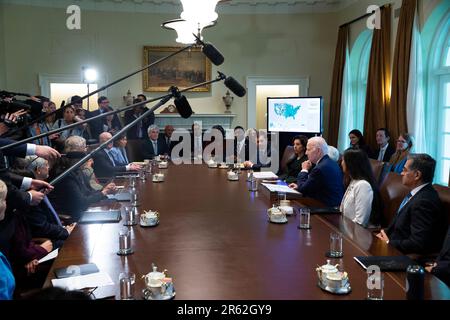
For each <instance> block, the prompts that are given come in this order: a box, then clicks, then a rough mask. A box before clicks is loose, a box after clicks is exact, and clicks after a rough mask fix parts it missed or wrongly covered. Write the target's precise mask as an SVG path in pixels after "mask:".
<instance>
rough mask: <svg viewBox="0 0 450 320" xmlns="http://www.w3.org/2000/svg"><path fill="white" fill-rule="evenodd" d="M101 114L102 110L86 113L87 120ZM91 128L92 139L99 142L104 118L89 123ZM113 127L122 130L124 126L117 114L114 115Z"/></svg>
mask: <svg viewBox="0 0 450 320" xmlns="http://www.w3.org/2000/svg"><path fill="white" fill-rule="evenodd" d="M99 114H100V109H97V110H94V111H91V112H88V113H86V119H90V118H92V117H95V116H98V115H99ZM89 127H90V130H91V138H92V139H95V140H97V141H98V136H99V135H100V133H102V132H103V118H100V119H95V120H93V121H91V122H89ZM113 127H119V128H122V125H121V124H120V120H119V117H117V114H115V115H114V118H113Z"/></svg>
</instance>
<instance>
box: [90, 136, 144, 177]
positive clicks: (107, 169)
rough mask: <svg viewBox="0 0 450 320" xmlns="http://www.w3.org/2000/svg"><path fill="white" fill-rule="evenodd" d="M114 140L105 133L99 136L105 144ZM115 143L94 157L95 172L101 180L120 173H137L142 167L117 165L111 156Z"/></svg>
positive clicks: (100, 140)
mask: <svg viewBox="0 0 450 320" xmlns="http://www.w3.org/2000/svg"><path fill="white" fill-rule="evenodd" d="M111 138H112V135H111V133H109V132H103V133H101V134H100V135H99V137H98V140H99V142H100V143H104V142H106V141H108V140H109V139H111ZM112 147H113V143H112V142H111V143H108V144H107V146H106V147H105V148H104V149H103V150H101V151H99V152H97V153H96V154H95V155H94V172H95V175H96V176H97V177H99V178H110V177H113V176H114V175H115V174H116V173H118V172H125V171H137V170H139V169H140V167H139V166H138V165H136V164H134V163H130V164H128V165H126V166H119V165H116V163H115V162H114V158H113V156H112V155H111V154H110V152H111V149H112Z"/></svg>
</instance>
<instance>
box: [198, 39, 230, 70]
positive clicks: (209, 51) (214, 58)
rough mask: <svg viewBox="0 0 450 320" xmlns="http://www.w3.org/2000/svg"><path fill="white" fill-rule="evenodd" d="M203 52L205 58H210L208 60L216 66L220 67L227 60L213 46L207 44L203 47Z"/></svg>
mask: <svg viewBox="0 0 450 320" xmlns="http://www.w3.org/2000/svg"><path fill="white" fill-rule="evenodd" d="M202 51H203V53H204V55H205V56H207V57H208V59H209V60H210V61H211V62H212V63H214V64H215V65H216V66H220V65H221V64H222V63H223V62H224V61H225V58H224V57H223V55H222V54H221V53H220V52H219V50H217V49H216V48H215V47H214V46H213V45H212V44H210V43H207V44H205V45H204V46H203V48H202Z"/></svg>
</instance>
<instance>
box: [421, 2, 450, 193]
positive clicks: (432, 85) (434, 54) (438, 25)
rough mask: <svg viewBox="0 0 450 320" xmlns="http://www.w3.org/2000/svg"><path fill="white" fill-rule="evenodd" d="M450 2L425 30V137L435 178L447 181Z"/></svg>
mask: <svg viewBox="0 0 450 320" xmlns="http://www.w3.org/2000/svg"><path fill="white" fill-rule="evenodd" d="M449 8H450V4H449V3H448V2H446V1H444V2H443V3H442V4H441V5H439V6H438V7H437V8H436V9H435V10H434V11H433V13H432V14H431V15H430V17H429V18H428V20H427V23H426V25H425V27H424V29H423V32H422V39H423V48H425V50H426V56H427V63H426V67H427V80H426V88H425V89H426V106H425V117H426V138H427V141H428V146H429V147H428V153H429V154H430V155H432V156H433V157H434V158H435V159H436V161H437V166H436V174H435V181H436V183H440V184H445V185H446V184H447V183H448V180H449V171H450V10H449Z"/></svg>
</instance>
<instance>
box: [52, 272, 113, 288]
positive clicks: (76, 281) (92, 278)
mask: <svg viewBox="0 0 450 320" xmlns="http://www.w3.org/2000/svg"><path fill="white" fill-rule="evenodd" d="M113 284H114V282H113V281H112V279H111V277H110V276H109V274H107V273H106V272H96V273H92V274H88V275H83V276H75V277H69V278H64V279H52V285H53V286H54V287H61V288H65V289H67V290H79V289H83V288H95V287H102V286H108V285H113Z"/></svg>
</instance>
